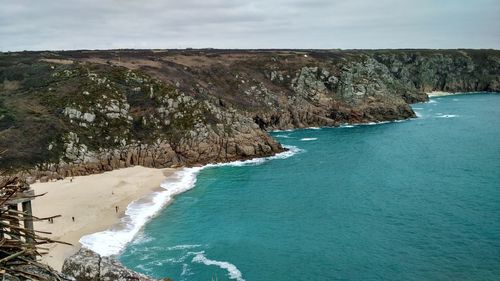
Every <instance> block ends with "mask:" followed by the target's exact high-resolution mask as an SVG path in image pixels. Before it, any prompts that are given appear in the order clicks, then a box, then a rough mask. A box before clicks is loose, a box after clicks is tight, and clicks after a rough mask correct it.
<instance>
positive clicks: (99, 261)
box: [62, 248, 171, 281]
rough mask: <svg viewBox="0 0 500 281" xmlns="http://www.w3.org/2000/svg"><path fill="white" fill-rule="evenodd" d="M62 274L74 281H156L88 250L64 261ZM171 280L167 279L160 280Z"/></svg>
mask: <svg viewBox="0 0 500 281" xmlns="http://www.w3.org/2000/svg"><path fill="white" fill-rule="evenodd" d="M62 273H63V274H64V275H66V276H67V277H68V278H70V279H74V280H76V281H120V280H138V281H158V280H157V279H153V278H149V277H147V276H145V275H142V274H140V273H137V272H134V271H132V270H129V269H127V268H125V267H124V266H123V265H122V264H121V263H120V262H118V261H117V260H116V259H114V258H110V257H101V256H99V255H98V254H96V253H95V252H93V251H91V250H88V249H84V248H82V249H80V250H79V251H78V252H77V253H76V254H74V255H73V256H71V257H68V258H67V259H66V260H65V261H64V265H63V268H62ZM162 280H164V281H168V280H171V279H169V278H165V279H162Z"/></svg>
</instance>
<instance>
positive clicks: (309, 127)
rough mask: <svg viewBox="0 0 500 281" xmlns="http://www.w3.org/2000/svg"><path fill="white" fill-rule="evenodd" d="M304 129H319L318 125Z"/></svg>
mask: <svg viewBox="0 0 500 281" xmlns="http://www.w3.org/2000/svg"><path fill="white" fill-rule="evenodd" d="M306 129H309V130H321V128H320V127H308V128H306Z"/></svg>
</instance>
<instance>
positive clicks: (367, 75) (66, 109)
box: [0, 50, 500, 180]
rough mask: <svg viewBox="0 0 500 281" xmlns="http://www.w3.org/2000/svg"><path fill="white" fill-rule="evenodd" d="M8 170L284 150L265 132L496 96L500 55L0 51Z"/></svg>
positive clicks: (89, 167)
mask: <svg viewBox="0 0 500 281" xmlns="http://www.w3.org/2000/svg"><path fill="white" fill-rule="evenodd" d="M0 83H1V84H0V152H2V151H4V150H5V152H4V153H3V154H1V155H0V157H1V158H0V170H5V169H10V170H12V169H14V170H16V171H24V173H25V175H26V176H28V177H30V178H31V180H34V179H38V178H39V179H41V180H48V179H53V178H61V177H66V176H75V175H84V174H90V173H98V172H102V171H107V170H111V169H114V168H121V167H127V166H132V165H144V166H148V167H171V166H179V165H197V164H205V163H210V162H226V161H232V160H236V159H245V158H252V157H260V156H267V155H272V154H275V153H278V152H280V151H283V148H282V147H281V145H280V144H279V143H277V142H276V141H275V140H274V139H272V138H271V137H270V136H269V135H268V134H267V133H266V131H268V130H273V129H290V128H302V127H309V126H337V125H340V124H343V123H363V122H377V121H386V120H397V119H406V118H411V117H415V114H414V112H413V111H412V109H411V107H410V106H409V104H410V103H414V102H420V101H425V100H427V95H426V94H425V93H426V92H429V91H432V90H440V91H500V51H496V50H373V51H361V50H360V51H337V50H311V51H306V50H300V51H295V50H265V51H264V50H247V51H245V50H110V51H67V52H19V53H1V54H0Z"/></svg>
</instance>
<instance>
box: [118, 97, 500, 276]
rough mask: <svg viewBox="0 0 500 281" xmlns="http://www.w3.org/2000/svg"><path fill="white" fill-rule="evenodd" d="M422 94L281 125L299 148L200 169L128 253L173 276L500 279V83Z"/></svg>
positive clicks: (142, 265) (142, 267) (133, 263)
mask: <svg viewBox="0 0 500 281" xmlns="http://www.w3.org/2000/svg"><path fill="white" fill-rule="evenodd" d="M414 108H415V111H416V112H418V113H419V115H420V116H421V117H420V118H417V119H413V120H410V121H405V122H399V123H387V124H379V125H372V126H369V125H364V126H355V127H351V128H323V129H320V130H313V129H306V130H296V131H291V132H276V133H273V135H274V136H275V137H276V138H278V139H279V140H280V141H281V142H282V143H283V144H286V145H292V146H296V147H298V148H300V149H301V150H302V151H301V152H300V153H297V154H295V155H294V156H292V157H289V158H286V159H275V160H269V161H264V162H262V163H260V164H258V165H256V164H254V165H247V166H239V167H231V166H225V167H217V168H207V169H204V170H202V171H201V172H200V174H199V175H198V181H197V183H196V187H195V188H194V189H192V190H190V191H188V192H186V193H184V194H182V195H179V196H178V197H176V199H175V201H174V202H173V203H172V204H171V205H170V206H169V207H168V208H165V209H164V210H163V211H162V212H161V213H160V214H158V216H156V217H155V218H154V219H153V220H151V221H150V223H148V224H147V225H146V226H145V227H144V229H143V231H142V232H141V234H140V235H139V236H138V237H137V238H136V239H135V240H134V241H133V242H132V243H131V244H129V245H128V247H127V248H126V249H125V250H124V252H123V254H122V255H121V256H120V260H121V261H122V262H123V263H124V264H125V265H126V266H128V267H130V268H133V269H135V270H137V271H140V272H143V273H146V274H149V275H152V276H154V277H167V276H168V277H171V278H173V279H174V280H176V281H177V280H212V278H214V279H215V277H217V279H218V280H232V279H230V277H232V278H233V279H235V280H249V281H259V280H266V281H267V280H274V281H279V280H500V95H486V94H478V95H461V96H450V97H442V98H436V99H433V100H432V102H430V103H425V104H416V105H414ZM304 138H309V140H307V141H306V140H303V139H304ZM233 267H234V268H233ZM229 272H232V275H230V274H229ZM239 274H241V276H239Z"/></svg>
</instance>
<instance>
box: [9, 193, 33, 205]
mask: <svg viewBox="0 0 500 281" xmlns="http://www.w3.org/2000/svg"><path fill="white" fill-rule="evenodd" d="M33 197H35V192H34V191H33V190H26V191H24V192H22V193H21V192H19V193H17V194H15V195H14V196H12V197H10V198H9V201H7V203H6V204H7V205H18V204H22V203H24V202H30V201H31V199H33Z"/></svg>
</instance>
